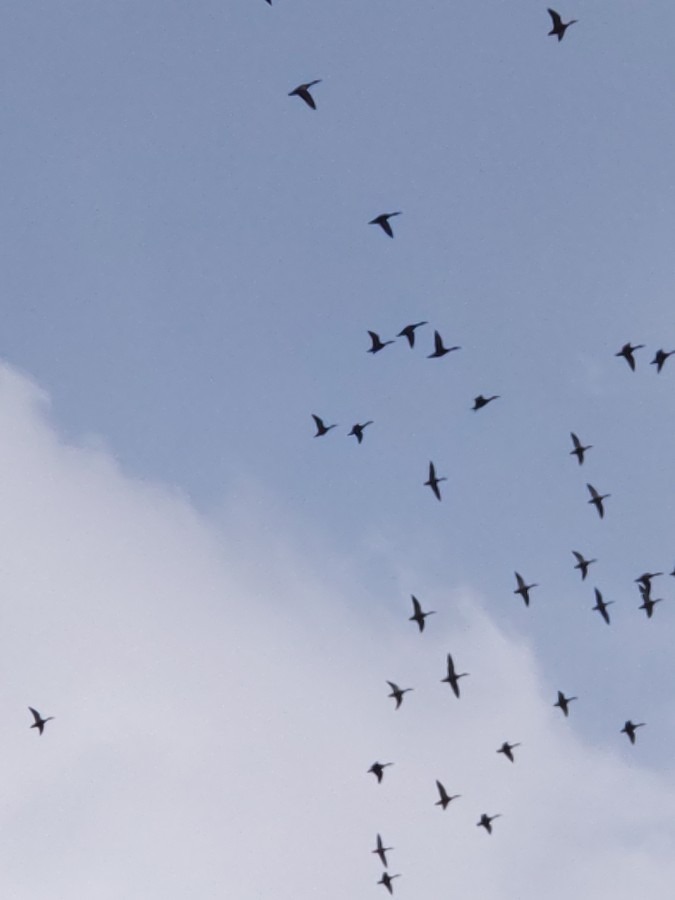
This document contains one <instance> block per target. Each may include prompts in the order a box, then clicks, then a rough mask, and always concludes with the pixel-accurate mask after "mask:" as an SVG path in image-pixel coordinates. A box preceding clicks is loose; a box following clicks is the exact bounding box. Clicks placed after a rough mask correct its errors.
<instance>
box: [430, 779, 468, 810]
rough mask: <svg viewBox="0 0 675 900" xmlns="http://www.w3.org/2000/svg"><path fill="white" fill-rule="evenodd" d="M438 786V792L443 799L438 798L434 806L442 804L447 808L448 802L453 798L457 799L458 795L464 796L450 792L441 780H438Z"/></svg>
mask: <svg viewBox="0 0 675 900" xmlns="http://www.w3.org/2000/svg"><path fill="white" fill-rule="evenodd" d="M436 787H437V788H438V794H439V796H440V798H441V799H440V800H437V801H436V802H435V803H434V806H442V807H443V809H445V808H446V807H447V805H448V803H451V802H452V801H453V800H457V798H458V797H461V796H462V795H461V794H448V792H447V791H446V789H445V788H444V787H443V785H442V784H441V782H440V781H437V782H436Z"/></svg>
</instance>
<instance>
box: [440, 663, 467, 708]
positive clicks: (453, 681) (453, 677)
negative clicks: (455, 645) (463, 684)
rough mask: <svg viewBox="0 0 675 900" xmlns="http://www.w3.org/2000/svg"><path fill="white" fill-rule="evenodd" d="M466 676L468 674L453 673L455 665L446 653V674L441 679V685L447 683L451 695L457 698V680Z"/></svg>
mask: <svg viewBox="0 0 675 900" xmlns="http://www.w3.org/2000/svg"><path fill="white" fill-rule="evenodd" d="M468 674H469V673H468V672H460V673H459V674H458V673H457V672H455V664H454V662H453V660H452V656H451V655H450V654H449V653H448V674H447V675H446V676H445V678H441V684H442V683H443V682H447V683H448V684H449V685H450V687H451V688H452V693H453V694H454V695H455V697H457V698H459V679H460V678H464V677H465V676H466V675H468Z"/></svg>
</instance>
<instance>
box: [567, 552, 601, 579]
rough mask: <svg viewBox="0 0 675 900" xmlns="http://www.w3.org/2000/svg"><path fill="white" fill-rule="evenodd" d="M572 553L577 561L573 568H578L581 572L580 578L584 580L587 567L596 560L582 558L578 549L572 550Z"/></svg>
mask: <svg viewBox="0 0 675 900" xmlns="http://www.w3.org/2000/svg"><path fill="white" fill-rule="evenodd" d="M572 555H573V556H574V558H575V559H576V561H577V564H576V566H575V567H574V568H575V569H579V571H580V572H581V580H582V581H585V580H586V576H587V575H588V567H589V566H590V565H592V564H593V563H594V562H597V559H584V557H583V556H582V555H581V553H579V551H578V550H572Z"/></svg>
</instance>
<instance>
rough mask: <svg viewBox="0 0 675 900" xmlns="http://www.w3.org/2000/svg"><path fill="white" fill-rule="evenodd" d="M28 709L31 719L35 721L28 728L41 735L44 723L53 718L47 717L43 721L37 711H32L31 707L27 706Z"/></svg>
mask: <svg viewBox="0 0 675 900" xmlns="http://www.w3.org/2000/svg"><path fill="white" fill-rule="evenodd" d="M28 709H29V710H30V711H31V712H32V713H33V718H34V719H35V721H34V722H33V724H32V725H31V726H30V727H31V728H37V730H38V732H39V733H40V734H42V732H43V731H44V728H45V725H46V723H47V722H50V721H51V720H52V719H53V718H54V716H47V718H46V719H43V718H42V716H41V715H40V713H39V712H38V711H37V709H33V707H32V706H29V707H28Z"/></svg>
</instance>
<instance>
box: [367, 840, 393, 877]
mask: <svg viewBox="0 0 675 900" xmlns="http://www.w3.org/2000/svg"><path fill="white" fill-rule="evenodd" d="M393 849H394V848H393V847H385V846H384V844H383V843H382V838H381V837H380V835H379V834H378V836H377V846H376V847H375V849H374V850H371V851H370V852H371V853H377V855H378V856H379V857H380V862H381V863H382V865H383V866H384V867H385V869H386V868H387V853H388V852H389V850H393Z"/></svg>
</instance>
